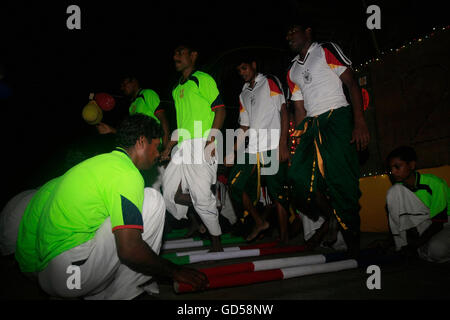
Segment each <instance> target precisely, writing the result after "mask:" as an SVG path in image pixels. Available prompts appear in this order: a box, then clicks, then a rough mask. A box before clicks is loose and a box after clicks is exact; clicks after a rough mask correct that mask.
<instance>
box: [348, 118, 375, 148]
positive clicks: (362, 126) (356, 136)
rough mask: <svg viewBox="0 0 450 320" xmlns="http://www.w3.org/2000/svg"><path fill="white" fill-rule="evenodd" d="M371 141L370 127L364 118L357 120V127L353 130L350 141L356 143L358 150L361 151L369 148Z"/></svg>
mask: <svg viewBox="0 0 450 320" xmlns="http://www.w3.org/2000/svg"><path fill="white" fill-rule="evenodd" d="M369 141H370V134H369V129H368V128H367V125H366V121H364V118H361V119H358V120H356V121H355V127H354V129H353V132H352V140H351V141H350V143H354V142H355V143H356V150H358V151H361V150H364V149H366V148H367V146H368V145H369Z"/></svg>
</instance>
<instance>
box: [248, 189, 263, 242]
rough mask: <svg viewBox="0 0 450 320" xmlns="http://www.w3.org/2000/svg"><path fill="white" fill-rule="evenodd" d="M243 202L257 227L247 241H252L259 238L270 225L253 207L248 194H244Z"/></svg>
mask: <svg viewBox="0 0 450 320" xmlns="http://www.w3.org/2000/svg"><path fill="white" fill-rule="evenodd" d="M242 202H243V205H244V208H245V209H246V210H247V211H248V212H249V213H250V215H251V216H252V218H253V220H254V221H255V226H254V228H253V230H252V232H251V233H250V234H249V235H248V237H247V239H246V240H247V241H252V240H253V239H255V238H256V237H257V236H258V234H259V233H260V232H262V231H264V230H267V229H268V228H269V226H270V225H269V223H268V222H267V221H266V220H265V219H264V218H262V217H261V215H260V214H259V212H258V210H256V208H255V207H254V206H253V203H252V200H251V199H250V197H249V196H248V194H247V193H246V192H243V193H242Z"/></svg>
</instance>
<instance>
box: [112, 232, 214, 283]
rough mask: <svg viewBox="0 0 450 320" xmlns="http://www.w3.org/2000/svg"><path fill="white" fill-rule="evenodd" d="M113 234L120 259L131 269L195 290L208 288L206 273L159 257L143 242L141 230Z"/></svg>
mask: <svg viewBox="0 0 450 320" xmlns="http://www.w3.org/2000/svg"><path fill="white" fill-rule="evenodd" d="M113 233H114V237H115V239H116V247H117V254H118V256H119V259H120V261H121V262H122V263H123V264H125V265H126V266H127V267H129V268H130V269H132V270H134V271H136V272H139V273H142V274H145V275H151V276H167V277H170V278H172V279H173V280H176V281H179V282H184V283H187V284H190V285H192V286H193V287H194V288H198V289H204V288H206V286H207V278H206V275H205V274H204V273H202V272H199V271H197V270H195V269H190V268H185V267H180V266H177V265H176V264H174V263H172V262H171V261H169V260H167V259H163V258H161V257H159V256H158V255H157V254H156V253H155V252H154V251H153V250H152V249H151V248H150V246H149V245H148V244H147V243H146V242H145V241H144V240H142V235H141V232H140V230H137V229H117V230H115V231H113Z"/></svg>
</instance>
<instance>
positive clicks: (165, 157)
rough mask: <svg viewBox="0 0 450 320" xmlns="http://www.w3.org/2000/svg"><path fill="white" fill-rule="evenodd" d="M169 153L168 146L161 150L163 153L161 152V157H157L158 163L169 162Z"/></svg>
mask: <svg viewBox="0 0 450 320" xmlns="http://www.w3.org/2000/svg"><path fill="white" fill-rule="evenodd" d="M170 151H171V148H169V147H168V146H167V147H166V148H165V149H164V150H163V152H161V155H160V157H159V161H167V160H170Z"/></svg>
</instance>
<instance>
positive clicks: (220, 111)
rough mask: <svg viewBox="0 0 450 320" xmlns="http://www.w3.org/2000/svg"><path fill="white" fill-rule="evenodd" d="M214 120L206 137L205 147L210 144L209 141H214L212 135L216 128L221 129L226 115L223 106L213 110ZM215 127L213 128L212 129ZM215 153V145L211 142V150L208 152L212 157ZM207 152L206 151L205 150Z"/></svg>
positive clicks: (214, 138)
mask: <svg viewBox="0 0 450 320" xmlns="http://www.w3.org/2000/svg"><path fill="white" fill-rule="evenodd" d="M214 113H215V115H214V121H213V124H212V127H211V132H210V134H209V137H208V141H206V145H205V149H206V148H207V147H208V145H209V144H211V142H214V140H216V137H215V136H214V134H215V132H214V131H216V130H219V131H220V129H222V126H223V123H224V122H225V117H226V115H227V112H226V110H225V107H220V108H217V109H215V110H214ZM213 129H215V130H213ZM215 153H216V149H215V145H214V144H212V147H211V152H210V153H209V154H210V155H211V156H212V157H214V155H215ZM207 154H208V152H207Z"/></svg>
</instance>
